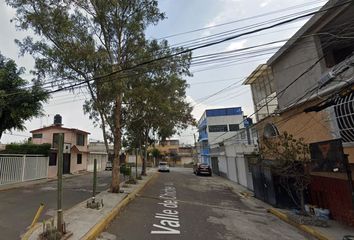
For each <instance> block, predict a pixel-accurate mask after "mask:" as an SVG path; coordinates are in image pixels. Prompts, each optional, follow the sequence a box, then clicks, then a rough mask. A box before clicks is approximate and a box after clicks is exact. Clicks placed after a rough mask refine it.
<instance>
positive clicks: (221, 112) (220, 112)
mask: <svg viewBox="0 0 354 240" xmlns="http://www.w3.org/2000/svg"><path fill="white" fill-rule="evenodd" d="M242 114H243V113H242V108H241V107H232V108H218V109H207V110H205V115H206V117H220V116H230V115H242Z"/></svg>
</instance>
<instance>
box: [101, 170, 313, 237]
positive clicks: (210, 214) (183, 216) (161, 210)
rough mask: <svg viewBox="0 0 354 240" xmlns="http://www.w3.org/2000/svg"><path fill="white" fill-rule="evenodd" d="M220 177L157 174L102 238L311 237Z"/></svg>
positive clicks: (176, 172) (187, 172)
mask: <svg viewBox="0 0 354 240" xmlns="http://www.w3.org/2000/svg"><path fill="white" fill-rule="evenodd" d="M223 181H225V180H223V179H221V178H220V177H217V176H216V177H215V176H213V177H202V176H195V175H194V174H193V173H192V170H191V169H182V168H171V172H170V173H160V174H159V176H158V177H157V178H156V179H154V180H153V181H152V182H150V183H149V184H148V185H147V186H146V188H145V189H144V190H143V191H142V192H141V193H140V194H139V196H138V197H137V198H136V199H135V200H134V201H133V202H132V203H131V204H129V205H128V206H127V207H126V208H125V209H124V210H123V211H122V212H121V213H120V215H119V216H118V217H117V219H115V220H114V221H113V222H112V223H111V225H110V227H109V228H108V229H107V231H106V232H104V233H103V234H102V239H107V240H108V239H110V240H113V239H117V240H133V239H144V240H145V239H186V240H187V239H203V240H206V239H210V240H214V239H230V240H232V239H289V240H290V239H297V240H299V239H310V238H308V237H306V236H304V235H303V233H302V232H299V231H298V230H297V229H295V228H293V227H292V226H291V225H288V224H286V223H284V222H282V221H281V220H279V219H278V218H276V217H275V216H273V215H271V214H269V213H267V212H266V210H265V208H263V207H262V206H258V205H257V204H254V203H253V204H248V203H247V201H250V200H247V199H246V200H245V199H241V197H240V196H239V195H238V194H236V193H235V192H233V191H231V189H230V187H228V186H226V185H225V184H224V182H223Z"/></svg>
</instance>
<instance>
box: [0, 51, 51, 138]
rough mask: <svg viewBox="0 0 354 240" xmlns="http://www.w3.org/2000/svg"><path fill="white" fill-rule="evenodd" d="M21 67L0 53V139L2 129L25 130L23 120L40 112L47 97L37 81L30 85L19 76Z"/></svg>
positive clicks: (21, 71) (38, 114)
mask: <svg viewBox="0 0 354 240" xmlns="http://www.w3.org/2000/svg"><path fill="white" fill-rule="evenodd" d="M23 72H24V69H23V68H17V65H16V63H15V62H14V61H13V60H11V59H7V58H5V57H4V56H3V55H1V54H0V139H1V136H2V134H3V132H4V131H6V130H9V131H11V130H12V129H17V130H21V131H23V130H25V129H26V128H25V126H24V124H25V121H27V120H30V119H32V118H33V117H38V116H40V115H41V114H42V103H43V102H45V101H46V100H47V98H48V95H47V94H46V92H45V90H44V89H43V88H42V87H41V84H40V82H39V81H36V80H33V81H32V85H31V86H29V83H28V82H27V81H26V80H24V79H23V78H21V77H20V75H21V74H22V73H23Z"/></svg>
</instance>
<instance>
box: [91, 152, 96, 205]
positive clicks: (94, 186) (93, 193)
mask: <svg viewBox="0 0 354 240" xmlns="http://www.w3.org/2000/svg"><path fill="white" fill-rule="evenodd" d="M96 185H97V159H96V158H95V159H94V160H93V191H92V200H93V202H95V197H96Z"/></svg>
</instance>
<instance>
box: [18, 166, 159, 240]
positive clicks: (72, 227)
mask: <svg viewBox="0 0 354 240" xmlns="http://www.w3.org/2000/svg"><path fill="white" fill-rule="evenodd" d="M155 174H156V170H155V169H149V170H148V172H147V175H148V176H146V177H143V180H140V181H139V182H138V184H129V185H126V184H124V183H122V184H121V189H122V190H124V193H119V194H117V193H109V192H108V190H107V191H103V192H101V193H100V194H98V195H97V196H96V199H98V200H100V199H103V203H104V207H102V208H101V209H99V210H95V209H90V208H87V207H86V201H84V202H81V203H79V204H78V205H76V206H74V207H72V208H70V209H69V210H67V211H65V212H64V222H65V224H66V229H67V231H69V232H71V233H72V236H71V237H70V238H69V239H94V237H96V236H98V234H99V233H100V232H101V231H102V230H103V229H104V228H105V227H106V226H107V225H108V224H109V222H110V221H111V220H113V218H114V217H115V216H116V215H117V214H118V212H119V211H120V209H121V208H122V207H124V206H125V205H126V204H127V203H128V202H129V201H130V200H132V199H133V198H134V197H135V195H136V194H137V192H139V191H140V190H141V189H142V188H143V187H144V186H145V185H146V184H147V183H148V182H149V180H150V179H151V178H152V177H153V176H154V175H155ZM54 221H55V222H56V218H55V219H54ZM41 233H42V223H37V224H36V226H35V227H34V228H33V229H32V230H29V231H28V232H27V233H26V234H25V236H26V237H25V238H23V239H31V240H37V239H38V236H39V235H40V234H41ZM27 236H28V238H27Z"/></svg>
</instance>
